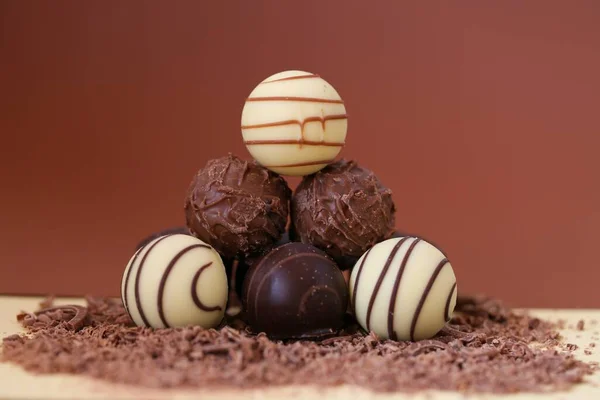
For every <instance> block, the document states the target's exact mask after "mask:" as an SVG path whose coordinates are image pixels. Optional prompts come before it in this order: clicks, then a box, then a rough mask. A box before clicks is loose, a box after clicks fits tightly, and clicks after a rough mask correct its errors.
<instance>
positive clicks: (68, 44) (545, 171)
mask: <svg viewBox="0 0 600 400" xmlns="http://www.w3.org/2000/svg"><path fill="white" fill-rule="evenodd" d="M125 3H126V5H125ZM416 3H417V2H414V3H413V2H410V3H404V2H397V1H373V2H366V1H359V0H351V1H344V2H341V1H301V2H300V1H295V2H279V1H226V2H209V1H195V2H183V1H173V2H167V1H165V2H162V3H155V2H143V3H142V2H139V3H133V2H123V3H121V2H100V1H98V2H78V1H77V2H70V3H67V2H59V1H56V2H41V1H40V2H26V1H10V2H9V1H3V2H1V3H0V18H1V19H0V34H1V37H0V132H1V135H2V136H1V139H2V140H1V142H0V149H1V157H0V179H1V186H0V207H1V208H0V265H1V267H0V268H1V270H0V271H1V274H0V293H44V292H54V293H59V294H83V293H94V294H102V295H116V294H118V292H119V285H120V279H121V274H122V271H123V268H124V266H125V264H126V263H127V261H128V259H129V257H130V256H131V255H132V252H133V250H134V246H135V244H136V242H137V241H138V240H139V239H141V238H143V237H144V236H145V235H146V234H148V233H150V232H153V231H156V230H158V229H161V228H165V227H170V226H173V225H178V224H181V223H182V220H183V211H182V205H183V196H184V193H185V190H186V188H187V185H188V182H189V180H190V179H191V177H192V175H193V174H194V173H195V171H196V170H197V169H198V168H200V167H201V166H203V165H204V164H205V162H206V161H207V160H208V159H209V158H211V157H217V156H221V155H224V154H225V153H227V152H228V151H231V152H234V153H237V154H239V155H242V156H244V157H247V156H248V154H247V152H246V150H245V149H244V147H243V145H242V140H241V134H240V129H239V121H240V113H241V108H242V106H243V101H244V98H245V97H246V96H247V95H248V94H249V93H250V91H251V90H252V89H253V87H254V86H255V85H256V84H257V83H258V82H259V81H261V80H262V79H264V78H265V77H267V76H269V75H271V74H273V73H275V72H278V71H281V70H286V69H302V70H306V71H310V72H315V73H319V74H321V75H322V76H323V77H324V78H325V79H327V80H328V81H330V82H331V83H332V84H333V85H334V86H335V87H336V89H338V91H339V92H340V94H341V95H342V97H343V98H344V100H345V101H346V106H347V109H348V112H349V114H350V122H349V132H348V139H347V146H346V147H345V149H344V151H343V155H344V156H345V157H347V158H356V159H358V160H359V161H360V162H361V163H362V164H364V165H365V166H368V167H369V168H371V169H373V170H374V171H376V172H377V173H378V174H379V175H380V177H381V179H382V180H383V182H384V183H385V184H386V185H388V186H389V187H391V188H392V189H393V191H394V195H395V201H396V203H397V205H398V209H399V211H398V227H399V228H401V229H404V230H407V231H409V232H413V233H415V234H421V235H423V236H425V237H427V238H430V239H431V240H432V241H434V242H437V243H439V244H441V245H442V247H443V248H444V249H445V251H446V252H447V253H448V254H449V256H450V259H451V261H452V263H453V265H454V268H455V270H456V273H457V277H458V280H459V287H460V290H461V292H462V293H467V292H486V293H489V294H492V295H496V296H501V297H502V298H505V299H506V300H508V301H509V302H510V303H512V304H516V305H522V306H556V307H558V306H561V307H575V306H590V307H591V306H593V307H600V295H599V294H598V290H597V289H596V288H597V286H598V280H599V279H600V265H599V261H598V260H599V258H598V251H597V246H598V242H599V240H600V233H599V232H600V186H599V179H598V178H599V176H600V161H599V160H598V149H599V145H600V135H599V134H600V112H599V109H598V106H599V104H600V102H599V100H600V95H599V93H600V74H599V71H600V28H599V26H598V25H599V23H600V22H599V21H600V2H597V1H593V0H590V1H572V2H568V1H535V2H534V1H525V2H522V1H495V2H478V1H472V2H461V4H462V5H457V4H458V3H457V2H456V3H455V4H454V5H448V4H445V5H443V3H432V2H427V3H428V5H425V4H423V3H420V2H419V5H418V6H417V5H415V4H416ZM444 3H445V2H444ZM367 4H370V5H369V6H366V5H367ZM434 4H435V5H434Z"/></svg>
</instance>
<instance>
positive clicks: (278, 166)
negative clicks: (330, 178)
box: [263, 159, 334, 168]
mask: <svg viewBox="0 0 600 400" xmlns="http://www.w3.org/2000/svg"><path fill="white" fill-rule="evenodd" d="M333 160H334V159H329V160H318V161H307V162H303V163H297V164H286V165H263V166H264V167H265V168H291V167H308V166H310V165H319V164H329V163H331V162H333Z"/></svg>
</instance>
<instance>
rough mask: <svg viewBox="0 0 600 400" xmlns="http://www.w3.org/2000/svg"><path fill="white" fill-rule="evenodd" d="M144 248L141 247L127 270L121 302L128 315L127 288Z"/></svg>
mask: <svg viewBox="0 0 600 400" xmlns="http://www.w3.org/2000/svg"><path fill="white" fill-rule="evenodd" d="M144 247H145V246H142V247H140V248H139V249H138V250H137V251H136V252H135V255H134V256H133V259H132V260H131V263H129V269H128V270H127V275H125V283H124V284H123V290H122V293H121V300H122V301H123V307H125V311H127V313H128V314H129V300H128V296H127V292H128V290H127V288H128V286H129V277H130V276H131V270H132V269H133V266H134V265H135V262H136V261H137V259H138V257H139V256H140V253H141V252H142V250H143V248H144Z"/></svg>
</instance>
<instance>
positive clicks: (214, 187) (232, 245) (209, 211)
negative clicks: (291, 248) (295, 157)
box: [184, 154, 291, 259]
mask: <svg viewBox="0 0 600 400" xmlns="http://www.w3.org/2000/svg"><path fill="white" fill-rule="evenodd" d="M290 197H291V190H290V188H289V187H288V185H287V182H286V181H285V180H284V179H283V178H282V177H281V176H279V175H277V174H275V173H274V172H271V171H269V170H268V169H266V168H264V167H262V166H260V165H258V164H257V163H256V162H255V161H251V162H249V161H245V160H242V159H240V158H239V157H236V156H234V155H232V154H229V155H228V156H226V157H221V158H217V159H214V160H211V161H209V162H208V163H207V164H206V166H205V167H204V168H202V169H201V170H200V171H198V173H197V174H196V175H195V176H194V179H193V180H192V182H191V184H190V186H189V189H188V193H187V197H186V199H185V206H184V209H185V217H186V223H187V226H188V228H189V229H190V232H191V234H192V235H194V236H196V237H198V238H199V239H201V240H203V241H204V242H206V243H208V244H210V245H211V246H213V247H214V248H215V249H216V250H217V251H218V252H219V253H220V254H221V255H222V256H223V257H224V258H225V259H232V258H235V257H241V258H246V257H251V256H252V255H255V254H259V253H262V252H264V251H266V250H268V249H270V248H272V247H273V246H274V245H275V244H276V243H277V241H278V240H280V239H281V236H282V235H283V233H284V232H285V227H286V224H287V219H288V214H289V200H290Z"/></svg>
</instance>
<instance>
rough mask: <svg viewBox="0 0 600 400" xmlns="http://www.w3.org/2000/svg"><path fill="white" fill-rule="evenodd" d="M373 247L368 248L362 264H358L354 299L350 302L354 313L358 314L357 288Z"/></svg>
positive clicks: (353, 290) (353, 292)
mask: <svg viewBox="0 0 600 400" xmlns="http://www.w3.org/2000/svg"><path fill="white" fill-rule="evenodd" d="M371 249H372V247H371ZM371 249H369V250H367V252H366V253H365V256H364V257H363V259H362V261H361V262H360V265H359V266H358V271H357V272H356V279H355V280H354V288H353V289H352V300H351V303H350V307H351V308H352V310H353V311H354V315H356V289H357V288H358V281H359V279H360V274H362V271H363V266H364V265H365V262H366V261H367V257H369V253H370V252H371Z"/></svg>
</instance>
